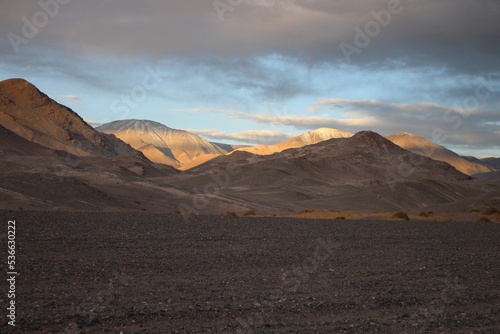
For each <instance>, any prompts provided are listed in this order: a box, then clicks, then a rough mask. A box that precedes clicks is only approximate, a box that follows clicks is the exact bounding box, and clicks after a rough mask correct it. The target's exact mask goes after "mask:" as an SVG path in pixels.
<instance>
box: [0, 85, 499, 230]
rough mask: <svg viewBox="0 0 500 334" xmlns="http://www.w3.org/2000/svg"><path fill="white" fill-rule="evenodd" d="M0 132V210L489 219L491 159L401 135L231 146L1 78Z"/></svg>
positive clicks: (324, 134) (495, 198)
mask: <svg viewBox="0 0 500 334" xmlns="http://www.w3.org/2000/svg"><path fill="white" fill-rule="evenodd" d="M0 138H1V140H0V166H1V173H0V208H1V209H8V210H42V211H47V210H48V211H52V210H57V211H104V212H107V211H139V212H140V211H142V212H144V211H146V212H152V213H181V214H221V213H223V214H228V215H232V214H235V215H241V214H245V213H246V214H247V215H278V216H293V215H297V214H299V212H301V213H300V215H301V217H322V218H339V219H340V218H341V217H344V218H348V217H357V218H359V217H364V218H367V219H369V218H370V217H373V216H376V217H379V218H380V217H383V218H390V217H392V216H391V213H392V212H396V211H405V212H407V213H408V214H410V216H411V215H413V217H420V218H427V219H430V218H429V215H423V214H426V213H428V212H432V213H433V215H434V218H435V219H438V218H436V217H447V218H446V219H454V220H460V219H467V220H477V219H488V220H492V221H498V220H499V218H500V217H499V216H498V214H496V215H495V214H491V215H487V216H484V215H483V214H482V213H483V212H485V211H486V210H488V209H489V208H494V207H500V178H499V177H498V173H499V160H500V158H489V159H481V160H480V159H476V158H473V157H462V156H460V155H458V154H456V153H454V152H452V151H450V150H448V149H446V148H445V147H443V146H440V145H438V144H436V143H433V142H432V141H430V140H428V139H425V138H422V137H419V136H417V135H414V134H409V133H399V134H395V135H392V136H389V137H387V138H385V137H383V136H381V135H379V134H377V133H375V132H372V131H368V130H367V131H362V132H359V133H356V134H352V133H348V132H344V131H341V130H336V129H328V128H321V129H317V130H314V131H310V132H307V133H305V134H302V135H299V136H297V137H294V138H291V139H288V140H286V141H284V142H282V143H279V144H275V145H256V146H241V145H239V146H238V145H228V144H221V143H213V142H209V141H207V140H205V139H203V138H201V137H200V136H198V135H196V134H193V133H189V132H187V131H183V130H176V129H171V128H169V127H167V126H166V125H163V124H160V123H157V122H154V121H149V120H119V121H114V122H111V123H107V124H103V125H100V126H99V127H97V128H93V127H92V126H90V125H89V124H87V123H86V122H85V121H84V120H83V119H82V118H81V117H80V116H78V115H77V114H76V113H75V112H74V111H72V110H71V109H69V108H68V107H66V106H63V105H61V104H59V103H57V102H55V101H54V100H52V99H51V98H49V97H48V96H47V95H45V94H44V93H42V92H40V91H39V90H38V89H37V88H36V87H35V86H33V85H32V84H30V83H29V82H27V81H25V80H23V79H9V80H5V81H2V82H0ZM327 212H331V213H332V214H327ZM375 213H379V214H375ZM436 215H444V216H436Z"/></svg>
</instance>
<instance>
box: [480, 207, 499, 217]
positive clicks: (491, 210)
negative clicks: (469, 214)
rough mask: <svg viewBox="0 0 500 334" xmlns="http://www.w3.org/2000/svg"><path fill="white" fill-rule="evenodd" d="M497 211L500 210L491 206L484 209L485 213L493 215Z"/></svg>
mask: <svg viewBox="0 0 500 334" xmlns="http://www.w3.org/2000/svg"><path fill="white" fill-rule="evenodd" d="M495 213H500V211H498V209H497V208H493V207H491V208H489V209H486V210H484V212H483V215H485V216H491V215H494V214H495Z"/></svg>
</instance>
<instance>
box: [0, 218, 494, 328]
mask: <svg viewBox="0 0 500 334" xmlns="http://www.w3.org/2000/svg"><path fill="white" fill-rule="evenodd" d="M0 217H1V219H2V221H3V222H4V226H5V225H7V221H8V220H9V219H15V220H16V247H17V248H16V252H17V253H16V256H17V258H16V261H17V262H16V269H17V270H18V272H19V275H18V276H17V280H16V313H17V317H16V332H21V333H37V332H43V333H52V332H54V333H120V332H123V333H143V332H144V333H499V332H500V310H499V305H500V279H499V278H500V242H499V240H500V224H494V223H460V222H446V223H445V222H417V221H408V222H407V221H405V222H396V221H353V220H345V221H341V220H313V219H309V220H304V219H291V218H259V217H246V218H244V217H221V216H188V218H189V219H188V220H185V219H184V218H183V216H180V215H156V214H146V213H142V214H141V213H70V212H29V211H16V212H14V211H2V212H0ZM0 234H1V235H2V243H1V244H2V245H3V246H2V255H3V257H4V258H5V260H2V268H3V269H4V272H7V267H6V260H7V252H6V249H7V245H6V240H7V228H6V227H4V228H3V231H1V232H0ZM5 276H7V274H6V273H5ZM2 282H3V283H2V290H3V291H5V293H4V292H2V293H1V295H0V296H1V297H0V298H1V301H2V309H3V310H4V312H7V311H6V310H5V309H6V307H7V305H8V304H7V303H8V302H9V300H8V299H7V293H6V292H7V290H8V285H7V281H6V280H5V279H2ZM4 319H5V315H4ZM2 326H3V327H1V328H0V331H1V332H7V331H8V330H11V329H12V328H11V327H10V326H7V325H6V324H5V322H4V324H3V325H2Z"/></svg>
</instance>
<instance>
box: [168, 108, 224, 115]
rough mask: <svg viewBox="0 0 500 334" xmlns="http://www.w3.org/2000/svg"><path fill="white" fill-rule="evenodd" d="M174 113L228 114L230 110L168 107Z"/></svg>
mask: <svg viewBox="0 0 500 334" xmlns="http://www.w3.org/2000/svg"><path fill="white" fill-rule="evenodd" d="M170 111H173V112H176V113H186V114H229V113H231V110H225V109H215V108H193V109H170Z"/></svg>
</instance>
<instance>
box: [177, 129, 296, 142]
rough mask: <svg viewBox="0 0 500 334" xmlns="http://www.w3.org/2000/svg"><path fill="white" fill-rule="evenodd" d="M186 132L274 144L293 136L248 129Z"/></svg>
mask: <svg viewBox="0 0 500 334" xmlns="http://www.w3.org/2000/svg"><path fill="white" fill-rule="evenodd" d="M185 130H186V131H188V132H191V133H195V134H197V135H200V136H202V137H207V138H210V139H211V140H221V141H235V142H239V143H245V144H253V145H256V144H266V145H271V144H276V143H280V142H282V141H284V140H287V139H289V138H292V137H294V135H293V134H290V133H282V132H278V131H273V130H248V131H241V132H235V133H227V132H223V131H219V130H197V129H185Z"/></svg>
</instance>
